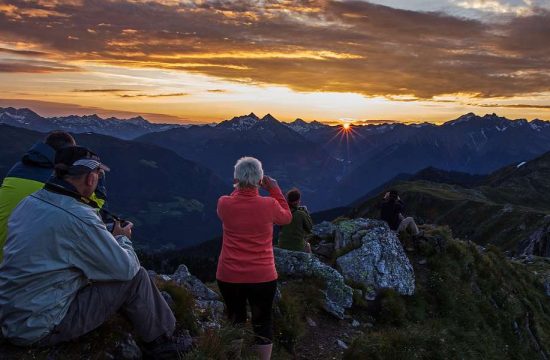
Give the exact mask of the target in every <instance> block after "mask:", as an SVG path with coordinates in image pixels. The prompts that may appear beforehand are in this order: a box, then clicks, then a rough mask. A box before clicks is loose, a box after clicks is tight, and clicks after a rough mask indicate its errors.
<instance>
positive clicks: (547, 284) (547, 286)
mask: <svg viewBox="0 0 550 360" xmlns="http://www.w3.org/2000/svg"><path fill="white" fill-rule="evenodd" d="M543 285H544V291H545V292H546V296H550V279H546V280H545V281H544V283H543Z"/></svg>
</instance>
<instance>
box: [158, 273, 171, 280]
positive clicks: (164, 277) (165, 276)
mask: <svg viewBox="0 0 550 360" xmlns="http://www.w3.org/2000/svg"><path fill="white" fill-rule="evenodd" d="M158 277H159V279H161V280H162V281H166V282H168V281H172V278H171V277H170V276H168V275H158Z"/></svg>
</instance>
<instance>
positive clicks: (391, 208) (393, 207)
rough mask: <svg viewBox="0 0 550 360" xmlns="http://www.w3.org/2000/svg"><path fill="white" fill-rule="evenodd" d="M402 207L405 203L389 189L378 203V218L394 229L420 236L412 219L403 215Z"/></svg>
mask: <svg viewBox="0 0 550 360" xmlns="http://www.w3.org/2000/svg"><path fill="white" fill-rule="evenodd" d="M404 209H405V204H403V201H401V198H400V197H399V193H398V192H397V191H396V190H391V191H389V192H387V193H386V194H385V195H384V201H383V202H382V204H380V218H381V219H382V220H384V221H385V222H387V223H388V225H389V227H390V229H392V230H394V231H397V232H402V231H410V232H411V234H412V235H413V236H415V237H417V236H421V235H422V233H421V231H420V230H418V226H417V225H416V223H415V221H414V219H413V218H412V217H405V216H403V210H404Z"/></svg>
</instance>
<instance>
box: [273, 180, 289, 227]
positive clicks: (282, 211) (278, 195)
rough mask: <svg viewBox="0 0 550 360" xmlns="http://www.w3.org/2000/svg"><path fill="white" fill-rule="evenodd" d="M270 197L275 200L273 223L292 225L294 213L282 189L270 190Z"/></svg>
mask: <svg viewBox="0 0 550 360" xmlns="http://www.w3.org/2000/svg"><path fill="white" fill-rule="evenodd" d="M269 196H271V197H272V198H273V199H274V200H275V201H273V223H274V224H276V225H286V224H290V222H291V221H292V213H291V212H290V208H289V207H288V203H287V202H286V199H285V197H284V195H283V193H282V192H281V189H280V188H278V187H276V188H272V189H270V190H269Z"/></svg>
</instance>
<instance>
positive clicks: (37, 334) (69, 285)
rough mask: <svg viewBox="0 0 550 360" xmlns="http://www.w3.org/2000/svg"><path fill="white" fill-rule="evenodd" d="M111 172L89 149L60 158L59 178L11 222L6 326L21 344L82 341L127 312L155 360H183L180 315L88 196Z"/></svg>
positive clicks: (124, 231)
mask: <svg viewBox="0 0 550 360" xmlns="http://www.w3.org/2000/svg"><path fill="white" fill-rule="evenodd" d="M108 170H109V169H108V168H107V167H106V166H105V165H103V164H102V163H101V161H100V159H99V157H97V156H96V155H95V154H93V153H92V152H91V151H89V150H88V149H86V148H83V147H79V146H71V147H65V148H62V149H60V150H59V151H58V152H57V154H56V156H55V177H54V178H53V179H52V180H51V181H50V182H48V183H47V184H46V185H45V187H44V189H42V190H39V191H38V192H35V193H33V194H32V195H30V196H28V197H26V198H25V199H24V200H22V201H21V202H20V203H19V205H18V206H17V207H16V208H15V210H14V211H13V214H12V216H11V217H10V219H9V222H8V239H7V241H6V246H5V248H4V250H5V253H4V261H3V262H2V264H1V265H0V326H1V329H2V334H3V336H4V337H5V338H6V339H8V340H9V341H10V342H12V343H14V344H16V345H38V346H47V345H54V344H57V343H60V342H64V341H69V340H73V339H76V338H78V337H80V336H82V335H84V334H86V333H88V332H90V331H92V330H94V329H95V328H97V327H99V326H100V325H101V324H102V323H103V322H105V321H106V320H107V319H109V318H110V317H111V316H112V315H114V314H115V313H116V312H118V311H122V312H123V313H124V314H125V315H126V317H127V318H128V319H129V320H130V321H131V322H132V324H133V325H134V329H135V330H136V332H137V333H138V334H139V336H140V337H141V338H142V339H143V341H144V342H146V348H145V352H146V353H147V352H149V353H150V354H151V356H153V357H154V358H155V359H164V358H169V359H172V358H177V357H176V355H177V350H179V349H177V346H176V344H175V343H174V342H173V341H172V339H171V335H172V332H173V331H174V327H175V318H174V315H173V314H172V311H171V310H170V308H169V307H168V305H167V304H166V301H165V300H164V299H163V297H162V296H161V295H160V293H159V291H158V290H157V288H156V286H155V284H154V283H153V282H152V280H151V279H150V278H149V275H148V274H147V271H145V269H143V268H142V267H140V264H139V260H138V258H137V256H136V253H135V252H134V249H133V247H132V243H131V241H130V237H131V235H132V226H133V225H132V224H131V223H127V224H120V223H116V224H115V226H114V229H113V232H112V233H111V232H110V231H108V230H107V228H106V226H105V224H104V223H103V221H102V220H101V218H100V217H99V215H98V209H97V208H95V207H94V206H93V205H95V203H94V202H90V200H89V197H90V196H91V195H92V194H93V193H94V191H95V190H96V187H97V184H98V182H99V179H100V178H101V177H102V176H103V174H104V171H108Z"/></svg>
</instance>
